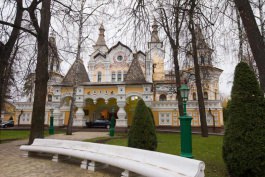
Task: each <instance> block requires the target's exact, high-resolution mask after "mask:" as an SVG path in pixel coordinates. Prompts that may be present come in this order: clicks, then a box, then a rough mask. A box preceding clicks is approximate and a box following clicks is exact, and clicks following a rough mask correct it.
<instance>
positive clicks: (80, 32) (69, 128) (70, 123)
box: [66, 0, 85, 135]
mask: <svg viewBox="0 0 265 177" xmlns="http://www.w3.org/2000/svg"><path fill="white" fill-rule="evenodd" d="M84 5H85V0H82V1H81V10H80V11H79V29H78V42H77V53H76V60H75V62H79V60H81V58H80V56H81V46H82V43H83V41H82V38H83V26H84V20H83V13H84ZM78 66H79V64H77V65H76V68H75V76H74V86H73V95H72V102H71V106H70V115H69V120H68V125H67V130H66V135H72V126H73V120H74V108H75V97H76V90H77V84H78V74H77V72H78V70H79V68H78Z"/></svg>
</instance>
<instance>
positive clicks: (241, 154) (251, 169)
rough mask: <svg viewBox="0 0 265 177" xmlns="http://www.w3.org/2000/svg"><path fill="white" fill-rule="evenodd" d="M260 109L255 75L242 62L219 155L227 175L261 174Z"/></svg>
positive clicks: (264, 144)
mask: <svg viewBox="0 0 265 177" xmlns="http://www.w3.org/2000/svg"><path fill="white" fill-rule="evenodd" d="M264 108H265V107H264V96H263V94H262V91H261V89H260V86H259V83H258V82H257V80H256V77H255V74H254V73H253V71H252V70H251V69H250V68H249V66H248V65H247V64H246V63H243V62H241V63H239V64H238V65H237V67H236V70H235V76H234V83H233V88H232V93H231V102H230V105H229V112H228V120H227V122H226V126H225V136H224V144H223V158H224V161H225V163H226V166H227V169H228V172H229V174H230V176H231V177H261V176H265V170H264V169H265V119H264V118H265V116H264V115H265V114H264Z"/></svg>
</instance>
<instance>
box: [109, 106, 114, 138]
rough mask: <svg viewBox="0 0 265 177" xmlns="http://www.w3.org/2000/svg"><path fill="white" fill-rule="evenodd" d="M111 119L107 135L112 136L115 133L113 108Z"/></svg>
mask: <svg viewBox="0 0 265 177" xmlns="http://www.w3.org/2000/svg"><path fill="white" fill-rule="evenodd" d="M111 113H112V115H111V120H110V129H109V136H111V137H113V136H114V133H115V117H114V108H112V111H111Z"/></svg>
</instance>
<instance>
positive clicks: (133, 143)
mask: <svg viewBox="0 0 265 177" xmlns="http://www.w3.org/2000/svg"><path fill="white" fill-rule="evenodd" d="M128 146H129V147H133V148H139V149H146V150H151V151H155V150H156V148H157V137H156V130H155V125H154V121H153V119H152V115H151V113H150V111H149V109H148V107H147V106H146V105H145V103H144V101H143V100H142V99H140V100H139V101H138V103H137V106H136V108H135V113H134V116H133V122H132V125H131V127H130V130H129V134H128Z"/></svg>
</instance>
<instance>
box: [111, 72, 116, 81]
mask: <svg viewBox="0 0 265 177" xmlns="http://www.w3.org/2000/svg"><path fill="white" fill-rule="evenodd" d="M115 81H116V73H115V72H112V73H111V82H115Z"/></svg>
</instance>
